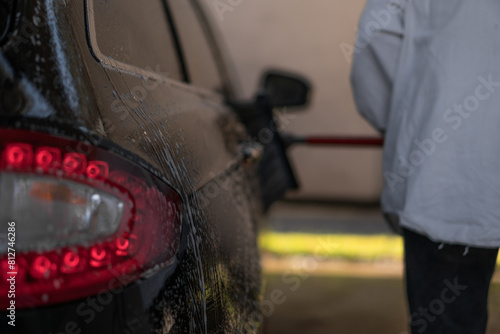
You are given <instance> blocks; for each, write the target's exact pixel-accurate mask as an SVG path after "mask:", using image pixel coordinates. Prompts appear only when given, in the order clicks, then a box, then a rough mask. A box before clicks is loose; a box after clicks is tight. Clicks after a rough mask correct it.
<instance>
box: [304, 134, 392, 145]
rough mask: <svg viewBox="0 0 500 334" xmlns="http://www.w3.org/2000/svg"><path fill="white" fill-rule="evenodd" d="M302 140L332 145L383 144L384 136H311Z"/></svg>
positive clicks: (315, 143) (312, 143) (314, 143)
mask: <svg viewBox="0 0 500 334" xmlns="http://www.w3.org/2000/svg"><path fill="white" fill-rule="evenodd" d="M301 142H303V143H306V144H311V145H330V146H383V144H384V138H380V137H379V138H377V137H334V136H331V137H326V136H322V137H314V136H309V137H306V138H304V139H303V140H301Z"/></svg>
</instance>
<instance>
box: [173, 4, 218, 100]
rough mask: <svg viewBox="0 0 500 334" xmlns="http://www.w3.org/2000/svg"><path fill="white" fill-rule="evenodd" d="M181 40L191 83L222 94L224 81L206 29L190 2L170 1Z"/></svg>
mask: <svg viewBox="0 0 500 334" xmlns="http://www.w3.org/2000/svg"><path fill="white" fill-rule="evenodd" d="M168 3H169V5H170V8H171V10H172V14H173V17H174V22H175V25H176V28H177V33H178V35H179V38H180V42H181V46H182V50H183V52H184V58H185V60H186V63H187V69H188V74H189V79H190V81H191V82H192V83H193V84H194V85H196V86H200V87H204V88H208V89H210V90H213V91H218V92H222V79H221V76H220V72H219V69H218V66H217V62H216V60H215V58H214V53H213V52H212V49H211V48H212V47H214V46H213V45H211V44H210V43H209V41H208V39H207V35H206V32H205V28H204V27H203V25H202V24H201V21H200V19H199V17H198V15H197V13H196V11H195V8H194V7H193V5H192V4H191V1H189V0H169V1H168Z"/></svg>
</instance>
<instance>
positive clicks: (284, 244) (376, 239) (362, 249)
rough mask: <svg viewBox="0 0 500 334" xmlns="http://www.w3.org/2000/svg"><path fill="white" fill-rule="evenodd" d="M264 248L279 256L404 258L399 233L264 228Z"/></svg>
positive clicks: (260, 239) (362, 259) (263, 249)
mask: <svg viewBox="0 0 500 334" xmlns="http://www.w3.org/2000/svg"><path fill="white" fill-rule="evenodd" d="M259 244H260V248H261V250H262V251H264V252H268V253H271V254H274V255H278V256H290V255H314V256H319V257H324V258H337V259H344V260H350V261H378V260H401V259H402V257H403V240H402V238H401V237H399V236H387V235H366V236H365V235H344V234H305V233H275V232H262V233H261V234H260V236H259Z"/></svg>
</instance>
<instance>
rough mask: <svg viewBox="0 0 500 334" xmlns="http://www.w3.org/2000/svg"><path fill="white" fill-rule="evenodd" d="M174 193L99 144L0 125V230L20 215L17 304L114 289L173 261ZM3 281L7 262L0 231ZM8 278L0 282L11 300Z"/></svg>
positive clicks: (0, 296)
mask: <svg viewBox="0 0 500 334" xmlns="http://www.w3.org/2000/svg"><path fill="white" fill-rule="evenodd" d="M180 212H181V202H180V199H179V197H178V195H177V194H176V193H175V192H174V191H172V190H171V189H170V188H169V187H168V186H166V185H165V184H164V183H163V182H161V181H160V180H158V179H157V178H156V177H155V176H153V175H151V174H150V173H149V172H147V171H146V170H145V169H143V168H141V167H139V166H137V165H135V164H133V163H131V162H130V161H128V160H125V159H123V158H122V157H120V156H118V155H116V154H114V153H111V152H109V151H107V150H104V149H102V148H98V147H94V146H90V145H86V144H82V143H81V142H77V141H73V140H68V139H63V138H58V137H54V136H50V135H46V134H42V133H34V132H29V131H20V130H0V227H1V228H2V230H0V233H1V234H3V235H6V233H7V227H8V225H7V224H8V222H11V221H14V222H15V223H16V234H15V236H16V243H15V250H16V257H15V261H16V269H15V271H16V272H17V275H16V297H15V302H16V307H30V306H38V305H46V304H53V303H58V302H63V301H68V300H72V299H77V298H81V297H85V296H89V295H93V294H97V293H98V292H100V291H102V290H109V289H115V288H118V287H119V286H122V285H126V284H128V283H130V282H132V281H134V280H137V279H139V278H141V277H143V276H145V275H146V274H150V273H151V272H152V271H154V270H157V269H160V268H161V267H162V266H165V265H167V264H168V263H170V262H171V261H172V259H173V257H174V256H175V254H176V252H177V249H178V247H179V242H180V234H181V223H180ZM0 264H1V267H0V268H2V275H3V276H4V277H3V279H2V280H3V282H4V283H6V279H7V278H8V276H9V275H7V272H12V271H13V270H11V269H10V268H9V267H10V266H9V262H8V256H7V240H6V239H5V238H3V239H0ZM8 287H9V284H2V285H1V287H0V307H7V306H8V305H9V299H7V295H8Z"/></svg>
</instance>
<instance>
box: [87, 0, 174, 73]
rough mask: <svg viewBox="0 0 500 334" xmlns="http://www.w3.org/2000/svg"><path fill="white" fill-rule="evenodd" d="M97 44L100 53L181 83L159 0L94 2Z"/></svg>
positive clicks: (95, 0) (164, 15) (168, 28)
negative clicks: (162, 74)
mask: <svg viewBox="0 0 500 334" xmlns="http://www.w3.org/2000/svg"><path fill="white" fill-rule="evenodd" d="M94 20H95V30H96V41H97V45H98V46H99V49H100V51H101V53H102V54H104V55H105V56H107V57H111V58H113V59H114V60H116V61H119V62H122V63H125V64H128V65H133V66H135V67H139V68H141V69H153V70H154V71H161V72H163V73H164V72H168V73H169V77H171V78H173V79H177V80H180V78H181V73H180V68H179V62H178V58H177V53H176V50H175V46H174V43H173V39H172V35H171V31H170V27H169V25H168V21H167V16H166V13H165V8H164V6H163V3H162V1H161V0H140V1H139V0H94Z"/></svg>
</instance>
